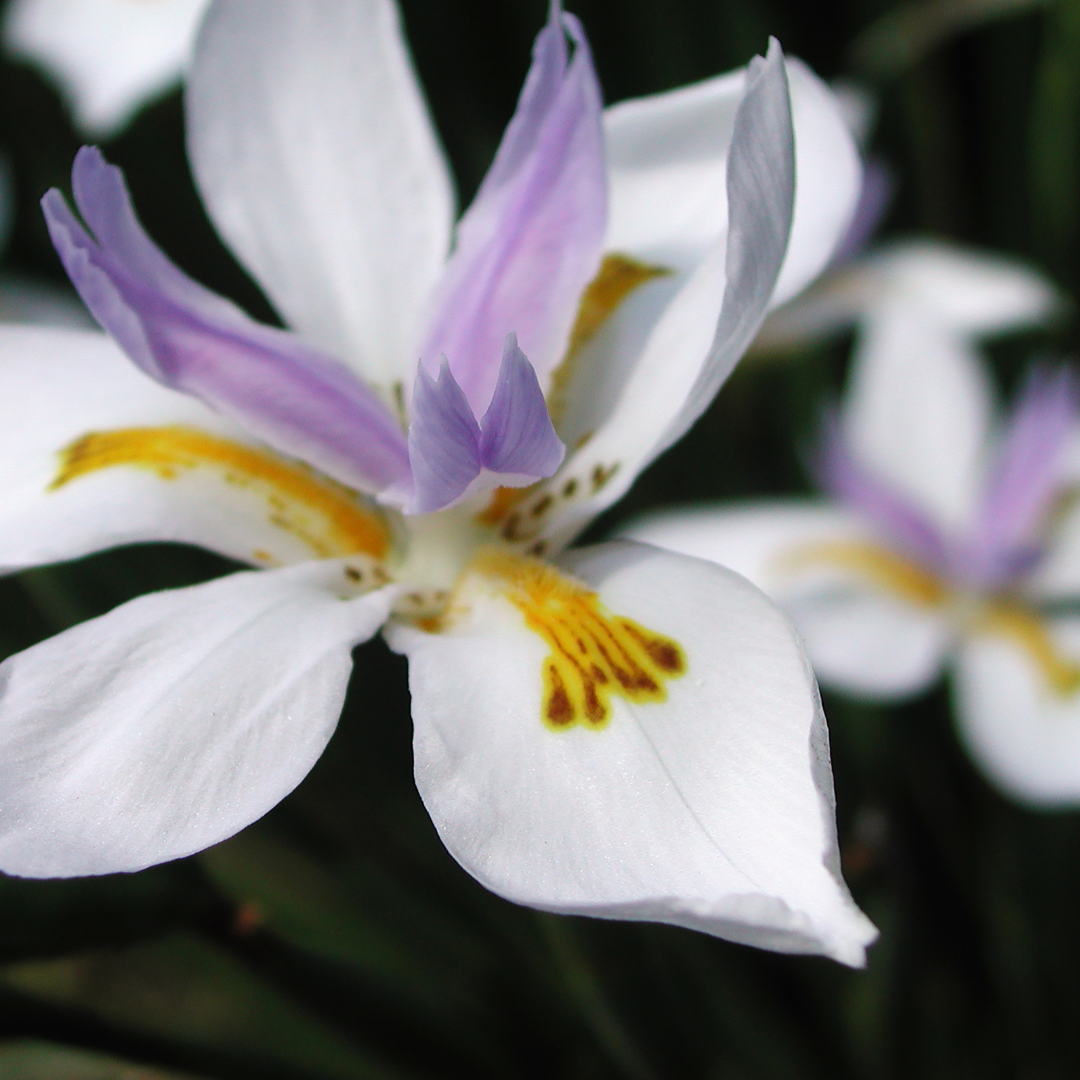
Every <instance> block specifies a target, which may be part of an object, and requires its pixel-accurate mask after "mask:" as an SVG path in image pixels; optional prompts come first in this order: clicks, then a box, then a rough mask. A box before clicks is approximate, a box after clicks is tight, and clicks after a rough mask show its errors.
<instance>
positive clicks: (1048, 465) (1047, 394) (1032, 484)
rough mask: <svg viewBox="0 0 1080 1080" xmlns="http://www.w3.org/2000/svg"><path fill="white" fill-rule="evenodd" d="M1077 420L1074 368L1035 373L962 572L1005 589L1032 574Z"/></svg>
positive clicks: (1000, 452) (998, 462)
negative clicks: (1041, 529) (1014, 579)
mask: <svg viewBox="0 0 1080 1080" xmlns="http://www.w3.org/2000/svg"><path fill="white" fill-rule="evenodd" d="M1077 420H1078V416H1077V387H1076V380H1075V378H1074V377H1073V375H1072V372H1070V371H1069V369H1068V368H1065V367H1062V368H1059V369H1058V370H1056V371H1055V370H1051V369H1049V368H1047V367H1042V366H1039V367H1035V368H1034V369H1033V370H1032V371H1031V374H1030V375H1029V376H1028V379H1027V382H1026V384H1025V386H1024V388H1023V390H1022V391H1021V393H1020V397H1019V399H1018V400H1017V403H1016V406H1015V407H1014V409H1013V413H1012V416H1011V417H1010V418H1009V423H1008V426H1007V428H1006V430H1005V433H1004V436H1003V438H1002V440H1001V445H1000V446H999V447H998V451H997V455H996V460H995V462H994V467H993V471H992V473H991V476H990V481H989V483H988V485H987V489H986V495H985V498H984V500H983V505H982V508H981V512H980V514H979V519H978V522H977V524H976V528H975V532H974V535H973V536H972V538H971V543H970V547H969V549H968V551H967V552H965V555H966V558H965V560H964V564H963V565H962V566H960V567H958V568H957V569H958V572H961V573H964V574H965V576H968V577H971V578H973V579H974V580H976V581H979V582H982V583H984V584H991V585H993V584H1004V583H1005V582H1007V581H1008V580H1009V579H1010V578H1012V577H1015V576H1016V575H1018V574H1022V573H1023V572H1024V571H1025V570H1027V569H1030V568H1031V565H1032V563H1033V560H1034V558H1035V557H1036V556H1037V548H1036V544H1037V539H1038V537H1037V531H1038V528H1039V526H1040V525H1041V524H1042V523H1043V520H1044V518H1045V516H1046V514H1047V512H1048V511H1049V510H1050V507H1051V503H1052V502H1053V499H1054V497H1055V495H1056V493H1057V490H1058V487H1059V485H1060V483H1061V474H1060V468H1061V464H1062V454H1063V452H1064V450H1065V445H1066V441H1067V440H1068V437H1069V434H1070V432H1071V431H1073V430H1075V426H1076V423H1077Z"/></svg>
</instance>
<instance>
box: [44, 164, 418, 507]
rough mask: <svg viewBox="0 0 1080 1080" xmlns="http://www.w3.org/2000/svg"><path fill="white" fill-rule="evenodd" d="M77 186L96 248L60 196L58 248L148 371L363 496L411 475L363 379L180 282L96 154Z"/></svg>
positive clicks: (48, 200)
mask: <svg viewBox="0 0 1080 1080" xmlns="http://www.w3.org/2000/svg"><path fill="white" fill-rule="evenodd" d="M73 176H74V189H75V197H76V200H77V202H78V205H79V209H80V211H81V212H82V214H83V217H84V218H85V219H86V221H87V224H89V225H90V227H91V228H92V229H93V230H94V232H95V234H96V239H95V238H93V237H91V236H90V235H89V234H88V233H87V232H86V230H85V229H84V228H83V227H82V226H81V225H80V224H79V222H78V221H77V220H76V219H75V217H74V215H73V214H72V213H71V211H70V210H69V209H68V207H67V204H66V203H65V202H64V200H63V198H62V197H61V196H60V194H59V193H58V192H57V191H55V190H53V191H50V192H48V193H47V194H46V196H45V198H44V199H43V200H42V205H43V208H44V210H45V217H46V221H47V223H48V225H49V231H50V234H51V236H52V239H53V243H54V244H55V245H56V248H57V251H58V253H59V255H60V258H61V261H62V262H63V263H64V266H65V269H66V270H67V271H68V274H69V276H70V277H71V279H72V282H73V283H74V285H75V287H76V288H77V289H78V290H79V293H80V295H81V296H82V298H83V300H84V302H85V303H86V305H87V307H89V308H90V310H91V312H92V313H93V314H94V317H95V318H96V319H97V320H98V322H99V323H101V324H102V325H103V326H104V327H105V328H106V329H108V330H109V332H110V333H111V334H112V335H113V336H114V337H115V338H116V339H117V341H118V342H119V343H120V345H121V347H122V348H123V349H124V351H125V352H127V354H128V356H129V357H130V358H131V359H132V360H133V361H134V362H135V363H136V364H137V365H138V366H139V367H140V368H142V370H143V371H145V372H146V373H147V374H148V375H150V376H152V377H153V378H156V379H158V380H159V381H160V382H163V383H164V384H165V385H167V386H170V387H172V388H174V389H178V390H183V391H184V392H186V393H190V394H194V395H195V396H197V397H199V398H201V399H202V400H203V401H205V402H207V403H208V404H210V405H211V406H212V407H214V408H216V409H218V410H219V411H221V412H224V413H225V414H226V415H229V416H231V417H233V418H234V419H236V420H237V421H238V422H239V423H241V424H242V425H243V426H244V427H245V428H246V429H247V430H248V431H249V432H251V433H252V434H254V435H256V436H258V437H260V438H262V439H264V440H265V441H266V442H268V443H270V444H271V445H273V446H274V447H275V448H277V449H278V450H281V451H283V452H284V453H287V454H292V455H295V456H297V457H301V458H303V459H304V460H305V461H308V462H309V463H311V464H313V465H315V466H317V467H318V468H320V469H321V470H322V471H323V472H325V473H328V474H329V475H331V476H333V477H335V478H336V479H338V480H341V481H342V482H343V483H346V484H349V485H351V486H353V487H356V488H359V489H361V490H364V491H369V492H370V491H380V490H382V489H383V488H385V487H386V486H387V485H389V484H390V483H393V482H395V481H398V480H400V479H401V478H402V477H403V476H404V475H407V473H408V459H407V453H406V447H405V437H404V434H403V432H402V431H401V429H400V427H399V425H398V422H397V421H396V420H395V418H394V417H393V415H392V414H391V413H390V411H389V409H388V408H387V407H386V406H385V405H383V403H382V402H381V400H380V399H379V398H378V397H377V396H376V395H375V394H374V393H373V392H372V391H371V390H370V389H369V388H368V387H366V386H365V385H364V384H363V383H362V382H361V381H360V379H359V378H358V377H357V376H355V375H353V374H352V373H351V372H350V371H349V370H348V369H347V368H345V367H344V366H343V365H341V364H339V363H337V361H335V360H333V359H331V358H329V357H326V356H324V355H322V354H320V353H318V352H316V351H315V350H313V349H312V348H310V346H307V345H305V344H304V343H303V342H302V341H301V340H300V339H299V338H298V337H296V336H295V335H292V334H288V333H286V332H284V331H281V330H275V329H273V328H271V327H267V326H262V325H260V324H258V323H256V322H254V321H253V320H252V319H250V318H248V316H247V315H245V314H244V313H243V312H242V311H240V309H239V308H237V307H235V305H233V304H231V303H230V302H228V301H227V300H225V299H223V298H222V297H219V296H216V295H214V294H213V293H211V292H209V290H207V289H204V288H203V287H202V286H200V285H198V284H196V283H195V282H194V281H192V280H191V279H189V278H187V277H186V276H185V275H184V274H182V273H181V272H180V271H179V270H178V269H177V268H176V267H175V266H173V265H172V264H171V263H170V262H169V261H168V259H167V258H166V257H165V256H164V255H163V254H162V253H161V251H160V250H158V249H157V248H156V247H155V246H154V244H153V243H152V242H151V241H150V239H149V237H147V236H146V234H145V233H144V232H143V230H142V227H141V225H140V224H139V222H138V220H137V219H136V217H135V215H134V212H133V210H132V207H131V203H130V198H129V196H128V193H127V190H126V187H125V185H124V182H123V178H122V176H121V174H120V172H119V170H117V169H115V168H114V167H112V166H110V165H107V164H106V163H105V161H104V159H103V158H102V157H101V155H100V153H99V152H98V151H97V150H94V149H91V148H83V150H81V151H80V152H79V154H78V155H77V157H76V160H75V168H74V173H73Z"/></svg>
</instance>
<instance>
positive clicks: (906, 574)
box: [779, 542, 1080, 697]
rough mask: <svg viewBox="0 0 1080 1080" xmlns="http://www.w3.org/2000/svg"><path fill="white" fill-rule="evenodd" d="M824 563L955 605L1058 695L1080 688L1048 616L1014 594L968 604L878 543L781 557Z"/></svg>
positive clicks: (812, 548) (922, 599) (795, 566)
mask: <svg viewBox="0 0 1080 1080" xmlns="http://www.w3.org/2000/svg"><path fill="white" fill-rule="evenodd" d="M822 563H824V564H831V565H833V566H839V567H843V568H844V569H847V570H853V571H855V572H856V573H859V574H861V575H862V576H863V577H865V578H867V579H868V580H869V581H871V582H873V583H874V584H875V585H879V586H881V587H882V588H883V589H884V590H885V591H887V592H891V593H893V594H894V595H896V596H899V597H900V598H901V599H903V600H907V601H908V602H909V603H911V604H914V605H915V606H917V607H922V608H944V607H946V606H951V607H952V609H953V611H954V612H959V613H960V614H959V615H958V616H957V617H958V618H959V619H960V620H961V621H962V622H964V623H965V624H966V625H967V626H968V627H969V628H971V629H973V630H975V631H977V632H981V633H986V634H997V635H998V636H1000V637H1005V638H1008V639H1009V640H1010V641H1012V642H1013V643H1014V644H1015V645H1017V646H1018V647H1019V648H1020V649H1021V650H1022V651H1023V652H1024V653H1025V654H1026V655H1027V657H1028V659H1029V660H1030V661H1031V663H1032V664H1033V665H1034V666H1035V667H1036V668H1037V669H1038V670H1039V672H1040V673H1041V674H1042V677H1043V680H1044V681H1045V683H1046V685H1047V686H1048V687H1049V688H1050V690H1051V692H1052V693H1054V694H1056V695H1057V696H1059V697H1071V696H1072V695H1073V694H1075V693H1077V692H1078V691H1080V663H1077V661H1075V660H1072V659H1070V658H1069V657H1065V656H1062V655H1061V653H1060V652H1059V651H1058V648H1057V644H1056V643H1055V641H1054V639H1053V637H1052V635H1051V633H1050V630H1049V627H1048V626H1047V623H1046V620H1045V619H1044V618H1043V617H1042V616H1041V615H1040V614H1039V612H1038V611H1036V610H1034V609H1033V608H1031V607H1029V606H1028V605H1026V604H1024V603H1022V602H1020V601H1019V600H1017V599H1016V598H1014V597H1012V596H1008V595H1006V596H999V597H990V598H981V599H977V600H976V602H975V603H974V605H973V606H972V604H971V603H970V602H968V603H965V602H964V601H965V597H964V596H963V594H962V593H957V592H956V590H954V589H950V588H949V586H948V585H947V584H946V582H944V581H943V580H942V579H941V578H939V577H938V576H937V575H936V574H934V573H932V572H931V571H929V570H926V569H925V568H923V567H921V566H918V565H916V564H915V563H913V562H911V561H909V560H908V559H905V558H904V557H903V556H901V555H897V554H895V553H894V552H891V551H888V550H886V549H885V548H881V547H878V546H877V545H876V544H867V543H828V542H826V543H820V544H807V545H806V546H805V547H801V548H795V549H793V550H792V551H789V552H786V553H785V554H784V555H783V556H782V557H781V559H780V560H779V564H780V565H781V567H782V568H783V569H785V570H788V571H796V570H799V569H802V568H803V567H806V566H812V565H814V564H822Z"/></svg>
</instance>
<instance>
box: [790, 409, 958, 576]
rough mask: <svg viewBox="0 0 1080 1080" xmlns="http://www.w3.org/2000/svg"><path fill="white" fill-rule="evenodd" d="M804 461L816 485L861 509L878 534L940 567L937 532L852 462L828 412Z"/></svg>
mask: <svg viewBox="0 0 1080 1080" xmlns="http://www.w3.org/2000/svg"><path fill="white" fill-rule="evenodd" d="M810 465H811V469H812V472H813V474H814V479H815V480H816V481H817V483H818V485H819V486H820V487H821V488H822V490H823V491H825V492H826V493H828V494H829V495H832V496H833V498H835V499H836V500H837V501H838V502H841V503H843V504H844V505H845V506H848V507H850V508H851V509H852V510H855V511H857V512H858V513H860V514H862V515H863V517H864V518H865V519H866V520H867V521H869V522H870V523H871V524H872V525H873V526H875V527H876V528H877V529H878V530H879V531H880V532H881V535H882V538H883V539H885V540H887V541H888V542H889V543H890V544H891V545H893V546H895V547H897V548H899V549H900V550H902V551H904V552H905V553H906V554H908V555H909V556H911V557H912V558H914V559H917V560H918V561H919V562H920V563H922V564H923V565H924V566H926V567H928V568H929V569H931V570H934V571H937V572H938V573H945V572H946V570H947V569H948V565H949V552H948V548H947V545H946V542H945V539H944V538H943V537H942V535H941V533H940V532H939V531H938V530H937V528H936V527H935V526H934V524H933V522H931V521H930V520H929V518H927V517H926V516H925V515H924V514H923V513H922V512H921V511H920V510H919V509H918V508H917V507H915V506H914V505H912V504H911V503H910V502H909V501H908V500H907V499H906V498H905V497H904V495H903V494H902V493H900V492H898V491H897V490H896V489H895V488H893V487H892V486H891V485H890V484H888V483H887V482H885V481H884V480H882V479H881V478H880V477H877V476H875V475H874V474H873V473H872V472H870V471H869V470H868V469H866V468H864V466H863V465H861V464H860V463H859V462H858V461H856V459H855V457H854V456H853V455H852V453H851V449H850V447H849V446H848V445H847V441H846V439H845V438H844V433H843V431H842V429H841V427H840V424H839V422H838V420H837V417H836V416H835V415H834V414H833V413H831V412H830V413H827V414H826V416H825V423H824V431H823V433H822V438H821V441H820V443H819V445H818V447H817V452H816V453H815V454H814V456H813V458H812V459H811V462H810Z"/></svg>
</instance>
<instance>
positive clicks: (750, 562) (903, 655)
mask: <svg viewBox="0 0 1080 1080" xmlns="http://www.w3.org/2000/svg"><path fill="white" fill-rule="evenodd" d="M622 532H623V535H625V536H628V537H629V538H631V539H634V540H641V541H644V542H646V543H650V544H656V545H658V546H659V547H662V548H668V549H670V550H671V551H676V552H679V553H680V554H683V555H691V556H694V557H696V558H701V559H709V560H710V561H712V562H716V563H719V564H720V565H721V566H726V567H728V568H730V569H731V570H734V571H735V572H736V573H739V574H742V575H744V576H745V577H747V578H749V579H750V581H752V582H753V583H754V584H755V585H757V586H758V587H759V588H761V589H763V590H764V591H765V592H766V593H767V594H768V595H769V596H770V597H772V599H773V600H774V601H776V603H778V604H779V605H780V606H781V607H782V608H783V609H784V610H785V611H786V612H787V613H788V615H789V616H790V617H791V619H792V620H793V621H794V623H795V626H796V628H797V629H798V631H799V633H800V634H801V635H802V637H803V640H804V641H805V643H806V650H807V652H808V653H809V655H810V659H811V661H812V662H813V665H814V670H815V671H816V673H817V675H818V678H819V679H821V681H822V683H823V684H824V685H827V686H830V687H835V688H837V689H841V690H846V691H848V692H851V693H856V694H860V695H863V696H869V697H873V698H878V699H881V700H897V699H900V698H904V697H908V696H910V695H912V694H915V693H918V692H920V691H922V690H925V689H926V688H927V687H928V686H930V685H931V684H932V683H933V682H934V680H935V679H936V678H938V676H939V674H940V672H941V666H942V663H943V662H944V660H945V656H946V654H947V652H948V649H949V646H950V644H951V637H952V635H951V630H950V627H949V622H948V619H947V618H946V616H945V614H944V612H943V611H942V610H940V609H935V608H933V607H930V606H925V605H920V604H916V603H912V601H911V599H910V598H905V597H904V596H902V595H900V594H899V593H898V592H896V591H895V590H891V589H890V588H888V585H887V583H886V582H885V581H883V580H881V579H878V578H875V577H873V576H871V575H870V574H868V573H867V569H868V567H867V566H866V564H865V562H861V561H860V554H863V555H864V554H865V553H867V552H869V551H872V550H873V549H874V548H875V547H879V545H880V543H881V540H882V537H881V536H880V535H879V534H875V533H874V532H873V531H872V530H871V529H870V528H868V526H867V524H866V523H865V522H864V521H862V520H860V519H859V518H858V517H856V516H854V515H852V514H850V513H847V512H845V511H843V510H841V509H838V508H836V507H834V506H828V505H826V504H824V503H809V502H807V503H799V502H796V501H794V500H793V501H791V502H785V503H763V504H759V505H753V504H751V505H748V506H743V507H739V508H732V509H724V508H717V507H694V508H688V509H685V510H677V511H669V512H667V513H662V514H655V515H652V516H649V517H646V518H643V519H639V520H637V521H634V522H631V523H630V524H629V525H628V526H627V527H626V528H625V529H624V530H623V531H622ZM879 550H880V548H879ZM885 550H887V549H885ZM845 553H846V554H847V556H848V557H847V560H846V561H845V559H844V554H845ZM870 565H871V567H872V566H873V563H872V562H871V564H870ZM880 566H881V567H887V566H888V564H887V563H886V564H880Z"/></svg>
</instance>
